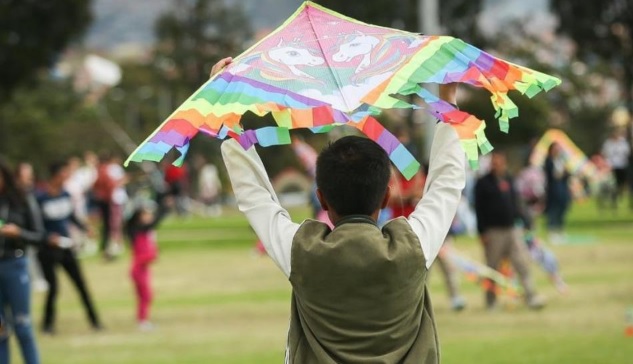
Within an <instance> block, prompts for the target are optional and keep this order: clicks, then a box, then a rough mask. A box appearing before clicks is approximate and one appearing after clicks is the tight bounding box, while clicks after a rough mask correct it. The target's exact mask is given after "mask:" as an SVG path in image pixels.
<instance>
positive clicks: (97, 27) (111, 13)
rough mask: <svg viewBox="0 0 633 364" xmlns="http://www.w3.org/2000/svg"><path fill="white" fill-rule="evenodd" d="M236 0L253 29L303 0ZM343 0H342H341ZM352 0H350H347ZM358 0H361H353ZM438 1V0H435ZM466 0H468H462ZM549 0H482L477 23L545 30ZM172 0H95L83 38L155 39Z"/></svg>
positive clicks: (93, 44) (97, 44) (90, 41)
mask: <svg viewBox="0 0 633 364" xmlns="http://www.w3.org/2000/svg"><path fill="white" fill-rule="evenodd" d="M226 1H227V2H229V3H231V2H239V3H241V5H242V7H243V8H244V10H245V11H246V13H247V14H249V16H250V18H251V19H252V25H253V26H254V28H255V30H258V29H261V28H275V27H276V26H277V25H279V24H281V23H282V22H283V20H285V19H286V18H287V17H288V16H289V15H290V14H292V13H293V12H294V10H295V9H296V8H297V7H298V6H299V5H300V4H301V3H302V0H226ZM341 1H343V0H341ZM348 1H352V0H348ZM354 1H360V0H354ZM438 1H441V0H438ZM465 1H468V0H465ZM548 2H549V0H484V6H485V11H484V12H483V13H482V15H481V16H480V19H479V25H480V27H481V28H482V31H483V32H484V34H486V35H495V34H497V33H498V32H502V31H503V26H504V24H506V22H507V21H508V20H512V19H523V21H525V22H526V24H527V28H528V30H531V31H532V32H536V33H538V32H542V31H543V30H544V29H545V30H546V31H547V30H549V29H551V28H553V26H554V25H555V20H554V19H553V18H552V16H551V15H549V16H548V15H547V7H548ZM172 4H173V0H134V1H130V0H94V1H93V10H94V16H95V18H94V21H93V23H92V25H91V27H90V29H89V30H88V33H87V35H86V38H85V45H86V46H87V47H88V48H96V49H104V48H105V49H108V48H115V47H117V46H121V45H125V44H130V43H140V44H142V45H149V44H151V43H152V42H153V41H154V39H155V38H154V21H155V20H156V19H157V18H158V17H159V16H160V15H161V14H162V13H164V12H166V11H169V10H170V9H171V7H172Z"/></svg>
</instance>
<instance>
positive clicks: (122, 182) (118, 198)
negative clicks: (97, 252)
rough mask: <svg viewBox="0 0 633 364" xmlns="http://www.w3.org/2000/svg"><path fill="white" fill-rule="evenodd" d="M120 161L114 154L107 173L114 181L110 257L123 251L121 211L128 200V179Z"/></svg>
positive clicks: (111, 205)
mask: <svg viewBox="0 0 633 364" xmlns="http://www.w3.org/2000/svg"><path fill="white" fill-rule="evenodd" d="M122 163H123V161H122V160H121V158H120V157H119V156H114V157H113V158H112V159H111V160H110V163H109V165H108V175H109V176H110V178H111V179H112V181H114V190H113V191H112V200H111V204H110V242H109V247H108V249H109V252H110V256H111V257H115V256H117V255H119V254H121V252H122V251H123V211H124V210H125V204H126V203H127V202H128V200H129V196H128V194H127V190H126V187H125V186H126V185H127V183H128V182H129V180H128V176H127V173H125V169H123V165H122Z"/></svg>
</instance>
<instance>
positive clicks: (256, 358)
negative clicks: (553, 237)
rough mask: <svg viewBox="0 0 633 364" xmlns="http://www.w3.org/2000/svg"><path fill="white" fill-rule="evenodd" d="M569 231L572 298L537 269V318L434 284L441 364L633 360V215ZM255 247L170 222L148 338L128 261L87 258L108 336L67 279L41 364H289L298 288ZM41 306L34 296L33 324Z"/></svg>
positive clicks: (592, 220)
mask: <svg viewBox="0 0 633 364" xmlns="http://www.w3.org/2000/svg"><path fill="white" fill-rule="evenodd" d="M302 212H303V211H299V212H298V213H297V214H296V216H297V217H299V218H300V217H302ZM569 233H570V235H571V238H572V241H574V242H575V243H574V244H568V245H563V246H556V247H553V248H552V249H553V250H554V251H555V252H556V253H557V255H558V257H559V259H560V260H561V264H562V267H563V273H564V276H565V278H566V280H567V282H568V283H569V285H570V292H569V293H568V294H567V295H565V296H561V295H559V294H557V293H556V292H555V290H554V289H553V287H552V285H551V284H549V282H548V281H547V279H546V276H545V274H544V273H543V272H542V271H541V270H540V269H539V268H538V267H536V266H533V267H534V269H533V272H534V275H535V277H536V280H537V283H538V287H539V291H540V292H541V293H543V294H544V295H546V296H547V297H548V299H549V304H548V306H547V307H546V308H545V309H544V310H543V311H540V312H532V311H528V310H526V309H525V308H524V307H522V306H521V305H520V304H519V305H508V306H507V307H506V308H505V309H502V310H499V311H496V312H487V311H485V310H484V308H483V295H482V293H481V290H480V288H479V287H478V286H476V285H475V284H473V283H471V282H468V281H466V280H462V288H463V291H464V295H465V296H466V298H467V299H468V303H469V306H468V308H467V309H466V310H465V311H463V312H461V313H457V314H456V313H453V312H451V311H450V310H449V308H448V307H449V305H448V300H447V298H446V294H445V290H444V287H443V284H442V280H441V277H440V275H439V274H438V273H439V272H437V273H435V274H433V275H432V277H431V286H430V291H431V294H432V296H433V299H434V307H435V312H436V317H437V325H438V330H439V335H440V344H441V349H442V356H443V363H446V364H457V363H460V364H461V363H490V364H496V363H499V364H501V363H504V364H505V363H516V364H521V363H552V364H565V363H570V364H603V363H604V364H608V363H614V364H615V363H622V364H625V363H633V337H625V336H624V330H625V326H626V321H625V310H626V308H627V307H633V238H632V237H633V214H628V213H622V214H621V215H612V214H604V213H598V212H596V211H595V210H594V209H593V207H592V206H591V205H590V204H586V205H582V206H577V207H576V208H575V209H574V211H573V212H572V214H571V221H570V224H569ZM254 240H255V237H254V235H253V233H252V232H251V230H250V229H249V227H248V225H247V223H246V221H245V220H244V219H243V218H242V217H241V216H239V215H238V214H237V213H236V212H228V213H227V214H226V215H225V216H224V217H222V218H219V219H201V218H191V219H187V220H178V219H176V218H172V219H170V220H168V221H167V222H166V223H165V224H164V225H163V227H162V229H161V230H160V232H159V242H160V246H161V257H160V260H159V261H158V262H157V263H156V265H155V266H154V268H153V269H154V286H155V292H156V297H155V304H154V309H153V321H154V322H155V323H156V324H157V325H158V328H157V330H155V331H153V332H150V333H142V332H139V331H138V330H137V327H136V324H135V320H134V297H133V295H132V286H131V283H130V280H129V278H128V264H129V261H128V257H127V256H126V257H123V258H121V259H119V260H117V261H115V262H114V263H109V264H106V263H103V262H101V261H100V260H99V259H97V258H88V259H85V260H84V261H83V268H84V273H85V275H86V277H87V279H88V281H89V283H90V289H91V291H92V292H93V295H94V297H95V300H96V302H97V306H98V310H99V312H100V314H101V316H102V319H103V321H104V324H105V326H106V328H107V329H106V330H105V331H103V332H99V333H94V332H92V331H91V330H90V329H89V325H88V323H87V320H86V319H85V315H84V313H83V311H82V309H81V306H80V304H79V299H78V296H77V295H76V293H75V292H74V289H72V287H70V286H69V284H68V279H67V278H66V277H63V278H62V281H63V285H62V289H61V294H60V297H59V303H58V325H57V326H58V333H57V335H56V336H54V337H42V336H41V335H39V333H38V345H39V348H40V351H41V356H42V359H43V363H50V364H57V363H59V364H75V363H95V364H98V363H134V364H141V363H153V364H158V363H183V364H184V363H281V362H282V361H283V353H284V347H285V339H286V332H287V326H288V319H289V307H290V305H289V303H290V301H289V298H290V285H289V283H288V282H287V280H286V279H285V278H284V277H283V275H282V274H281V273H280V272H279V271H278V270H277V269H276V267H275V266H274V264H273V263H272V262H271V261H270V260H269V259H268V258H264V257H256V256H254V254H253V253H252V245H253V242H254ZM457 248H458V249H460V250H461V251H464V252H466V253H467V254H468V255H470V256H471V257H475V258H480V256H481V252H480V248H479V246H478V244H477V243H476V242H475V240H473V239H468V238H463V239H459V240H458V241H457ZM43 298H44V295H43V294H42V293H35V294H34V304H33V306H34V307H33V311H34V317H35V318H36V321H37V322H39V319H40V318H41V310H42V302H43ZM506 301H508V302H509V299H507V298H506ZM509 303H510V302H509ZM16 349H17V347H16V346H15V342H14V343H13V345H12V354H13V355H12V356H13V359H14V361H13V362H14V363H20V362H21V361H20V359H19V357H18V355H16V354H17V353H16Z"/></svg>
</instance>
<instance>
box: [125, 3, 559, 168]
mask: <svg viewBox="0 0 633 364" xmlns="http://www.w3.org/2000/svg"><path fill="white" fill-rule="evenodd" d="M452 82H463V83H467V84H470V85H473V86H476V87H483V88H485V89H487V90H488V91H489V92H490V93H491V94H492V99H491V100H492V104H493V106H494V108H495V110H496V111H497V118H498V120H499V123H500V125H501V129H502V130H504V131H506V132H507V131H508V128H509V125H508V121H509V119H510V118H513V117H515V116H517V115H518V110H517V107H516V105H515V104H514V103H513V102H512V101H511V100H510V98H509V97H508V95H507V93H508V91H510V90H517V91H519V92H521V93H523V94H525V95H527V96H529V97H532V96H534V95H536V94H537V93H539V92H540V91H542V90H549V89H551V88H552V87H554V86H556V85H558V84H559V83H560V80H559V79H557V78H555V77H552V76H548V75H546V74H543V73H539V72H536V71H533V70H530V69H528V68H525V67H521V66H518V65H514V64H511V63H509V62H506V61H503V60H501V59H498V58H495V57H493V56H491V55H490V54H488V53H486V52H484V51H482V50H480V49H477V48H475V47H473V46H472V45H469V44H467V43H465V42H463V41H461V40H459V39H456V38H453V37H448V36H423V35H419V34H415V33H409V32H404V31H400V30H396V29H390V28H384V27H378V26H373V25H369V24H365V23H362V22H359V21H357V20H354V19H351V18H348V17H345V16H343V15H341V14H338V13H335V12H333V11H331V10H329V9H326V8H324V7H322V6H319V5H317V4H314V3H311V2H305V3H304V4H303V5H301V7H299V9H298V10H297V11H296V12H295V13H294V14H293V15H292V16H291V17H290V18H289V19H288V20H286V22H285V23H284V24H283V25H281V26H280V27H279V28H278V29H277V30H275V31H274V32H273V33H271V34H270V35H269V36H267V37H266V38H264V39H263V40H261V41H260V42H258V43H257V44H255V45H254V46H253V47H251V48H250V49H249V50H247V51H246V52H244V53H242V54H241V55H240V56H239V57H237V58H236V59H235V60H234V61H233V63H232V64H231V65H229V66H228V67H226V68H225V69H224V71H223V72H221V73H219V74H217V75H216V76H215V77H213V78H211V79H210V80H209V81H208V82H206V83H205V84H204V85H203V86H202V87H201V88H200V89H199V90H198V91H196V92H195V93H194V94H193V95H192V96H191V97H190V98H189V99H188V100H186V101H185V102H184V104H182V105H181V106H180V107H179V108H178V109H177V110H176V111H175V112H174V113H173V114H172V115H171V116H170V117H168V118H167V120H166V121H165V122H164V123H163V124H162V125H161V126H160V127H159V128H158V129H157V130H156V131H155V132H154V133H153V134H152V135H151V136H150V137H149V138H148V139H147V140H146V141H145V142H144V143H143V144H141V145H140V146H139V148H138V149H137V150H136V151H135V152H134V153H133V154H132V155H131V156H130V157H129V158H128V160H127V161H126V165H127V163H128V162H129V161H130V160H132V161H136V162H140V161H143V160H152V161H159V160H161V159H162V158H163V157H164V156H165V154H166V153H167V152H169V151H170V150H171V149H172V148H176V149H177V150H178V151H179V152H180V153H181V158H179V159H178V160H177V161H176V162H174V163H175V164H180V163H182V161H183V158H184V155H185V154H186V152H187V149H188V145H189V142H190V141H191V139H192V138H193V137H194V136H195V135H196V134H198V132H203V133H205V134H208V135H211V136H214V137H217V138H220V139H223V138H226V137H227V136H228V137H232V138H235V139H237V140H238V141H239V142H240V143H241V144H242V146H244V147H245V148H247V147H249V146H251V145H253V144H255V143H259V144H260V145H262V146H268V145H278V144H288V143H290V140H291V139H290V136H289V130H290V129H296V128H308V129H310V130H312V131H313V132H327V131H329V130H331V129H332V128H333V127H335V126H338V125H349V126H352V127H355V128H357V129H359V130H361V131H362V132H363V133H365V134H367V136H368V137H370V138H371V139H373V140H374V141H376V142H377V143H378V144H380V145H381V146H382V147H383V148H384V149H385V150H386V151H387V153H388V154H389V156H390V158H391V160H392V161H393V163H394V164H395V165H396V166H397V168H398V169H399V170H400V171H401V172H402V173H403V174H404V176H405V177H406V178H411V177H412V176H413V175H414V174H415V173H416V172H417V170H418V169H419V163H418V162H417V161H416V160H415V158H413V156H412V155H411V154H410V153H409V152H408V151H407V150H406V149H405V148H404V147H403V146H402V145H401V144H400V142H399V141H398V140H397V139H396V138H395V137H394V136H393V135H392V134H391V133H390V132H389V131H387V130H386V129H385V128H384V127H383V126H382V125H380V123H378V121H376V119H375V118H374V117H375V116H376V115H378V114H379V113H380V112H381V111H382V109H385V108H415V107H416V106H415V105H412V104H410V103H407V102H405V101H403V100H401V99H399V98H398V96H406V95H411V94H417V95H419V96H420V97H421V98H422V99H424V100H425V101H426V103H427V104H428V108H427V111H428V112H430V113H431V114H432V115H434V116H435V117H437V118H438V119H439V120H441V121H443V122H446V123H449V124H451V125H452V126H453V127H454V128H455V129H456V130H457V132H458V134H459V137H460V139H461V142H462V146H463V148H464V150H465V152H466V155H467V156H468V160H469V162H470V164H471V165H472V166H473V167H476V166H477V158H478V150H481V151H482V152H483V153H486V152H488V151H490V150H491V148H492V147H491V146H490V144H489V143H488V142H487V140H486V137H485V135H484V133H483V130H484V128H485V124H484V122H483V121H481V120H479V119H477V118H476V117H475V116H473V115H470V114H468V113H466V112H463V111H460V110H458V109H456V108H455V107H454V106H453V105H451V104H449V103H446V102H444V101H442V100H440V99H439V98H437V97H436V96H435V95H433V94H431V93H429V92H428V91H426V90H425V89H424V88H422V86H421V84H422V83H439V84H445V83H452ZM247 111H250V112H252V113H255V114H256V115H260V116H262V115H264V114H267V113H271V114H272V116H273V117H274V119H275V121H276V123H277V126H276V127H267V128H261V129H258V130H244V129H243V128H242V126H241V125H240V118H241V117H242V115H244V113H246V112H247Z"/></svg>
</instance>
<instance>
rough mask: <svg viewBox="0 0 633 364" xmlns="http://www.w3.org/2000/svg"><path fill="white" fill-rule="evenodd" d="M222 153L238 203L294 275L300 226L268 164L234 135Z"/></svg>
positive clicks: (274, 256)
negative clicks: (273, 182)
mask: <svg viewBox="0 0 633 364" xmlns="http://www.w3.org/2000/svg"><path fill="white" fill-rule="evenodd" d="M222 157H223V158H224V164H225V165H226V169H227V170H228V172H229V177H230V179H231V184H232V185H233V192H234V193H235V198H236V199H237V205H238V207H239V209H240V211H242V212H243V213H244V214H245V215H246V218H247V219H248V221H249V223H250V224H251V227H253V229H254V230H255V233H256V234H257V236H258V237H259V239H260V240H261V241H262V243H263V244H264V247H266V252H267V253H268V255H269V256H270V257H271V258H272V259H273V261H275V263H276V264H277V265H278V266H279V268H280V269H281V270H282V271H283V272H284V274H285V275H286V277H290V251H291V246H292V239H293V238H294V235H295V234H296V233H297V230H298V229H299V224H295V223H293V222H292V220H291V219H290V215H289V214H288V211H286V210H285V209H284V208H283V207H281V205H280V204H279V200H278V199H277V195H276V194H275V191H274V190H273V186H272V185H271V184H270V178H268V174H267V173H266V169H264V165H263V163H262V161H261V159H260V158H259V155H258V154H257V152H256V151H255V147H251V148H250V149H249V150H248V151H245V150H244V148H242V146H241V145H240V144H239V143H238V142H237V141H236V140H234V139H230V140H227V141H225V142H224V143H222Z"/></svg>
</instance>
